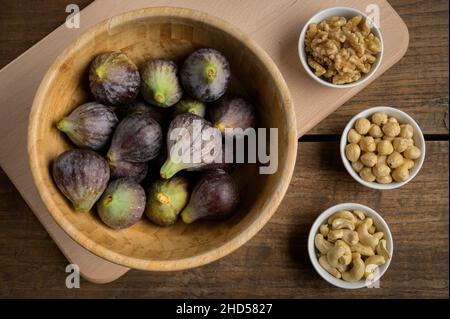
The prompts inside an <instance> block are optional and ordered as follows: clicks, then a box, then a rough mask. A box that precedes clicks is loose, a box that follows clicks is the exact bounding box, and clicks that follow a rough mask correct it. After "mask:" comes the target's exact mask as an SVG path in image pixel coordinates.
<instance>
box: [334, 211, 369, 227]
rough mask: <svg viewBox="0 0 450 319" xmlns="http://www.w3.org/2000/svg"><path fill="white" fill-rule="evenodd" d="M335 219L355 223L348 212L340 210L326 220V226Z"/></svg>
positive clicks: (353, 217) (354, 219) (352, 216)
mask: <svg viewBox="0 0 450 319" xmlns="http://www.w3.org/2000/svg"><path fill="white" fill-rule="evenodd" d="M363 214H364V213H363ZM337 218H344V219H348V220H350V221H351V222H352V223H356V218H355V216H354V215H353V214H352V213H351V212H349V211H348V210H340V211H338V212H337V213H335V214H333V215H332V216H331V217H330V218H328V224H332V223H333V221H334V220H335V219H337Z"/></svg>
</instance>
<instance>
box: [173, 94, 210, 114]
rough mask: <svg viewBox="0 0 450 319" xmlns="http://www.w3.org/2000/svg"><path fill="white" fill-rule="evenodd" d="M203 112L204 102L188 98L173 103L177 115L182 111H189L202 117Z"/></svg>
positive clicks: (204, 109)
mask: <svg viewBox="0 0 450 319" xmlns="http://www.w3.org/2000/svg"><path fill="white" fill-rule="evenodd" d="M205 112H206V105H205V103H203V102H200V101H196V100H193V99H190V98H187V99H182V100H181V101H180V102H178V103H177V104H176V105H175V115H179V114H182V113H191V114H195V115H198V116H201V117H204V116H205Z"/></svg>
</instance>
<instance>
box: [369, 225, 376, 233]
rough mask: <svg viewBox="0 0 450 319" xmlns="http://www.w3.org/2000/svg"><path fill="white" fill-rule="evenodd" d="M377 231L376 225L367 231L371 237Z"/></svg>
mask: <svg viewBox="0 0 450 319" xmlns="http://www.w3.org/2000/svg"><path fill="white" fill-rule="evenodd" d="M375 230H376V228H375V226H374V225H372V226H370V227H369V228H368V229H367V231H368V232H369V234H371V235H373V234H374V233H375Z"/></svg>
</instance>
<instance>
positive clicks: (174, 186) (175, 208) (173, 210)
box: [145, 176, 189, 226]
mask: <svg viewBox="0 0 450 319" xmlns="http://www.w3.org/2000/svg"><path fill="white" fill-rule="evenodd" d="M188 186H189V185H188V182H187V180H186V179H185V178H183V177H181V176H175V177H173V178H171V179H168V180H164V179H160V180H158V181H156V182H155V183H153V184H152V186H151V187H150V190H149V192H148V195H147V206H146V208H145V214H146V215H147V217H148V218H149V219H150V220H151V221H152V222H154V223H155V224H157V225H160V226H169V225H172V224H174V223H175V222H176V221H177V219H178V215H179V214H180V212H181V210H182V209H183V208H184V206H186V204H187V202H188V199H189V189H188Z"/></svg>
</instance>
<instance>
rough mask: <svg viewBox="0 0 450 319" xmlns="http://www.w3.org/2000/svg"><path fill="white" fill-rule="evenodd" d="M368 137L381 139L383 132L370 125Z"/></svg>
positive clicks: (374, 125) (376, 126)
mask: <svg viewBox="0 0 450 319" xmlns="http://www.w3.org/2000/svg"><path fill="white" fill-rule="evenodd" d="M369 135H370V136H372V137H373V138H377V137H382V136H383V131H382V130H381V128H380V127H379V126H378V125H376V124H372V126H371V127H370V129H369Z"/></svg>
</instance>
